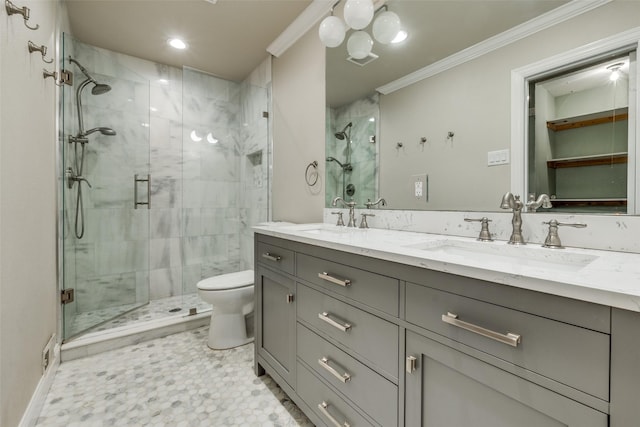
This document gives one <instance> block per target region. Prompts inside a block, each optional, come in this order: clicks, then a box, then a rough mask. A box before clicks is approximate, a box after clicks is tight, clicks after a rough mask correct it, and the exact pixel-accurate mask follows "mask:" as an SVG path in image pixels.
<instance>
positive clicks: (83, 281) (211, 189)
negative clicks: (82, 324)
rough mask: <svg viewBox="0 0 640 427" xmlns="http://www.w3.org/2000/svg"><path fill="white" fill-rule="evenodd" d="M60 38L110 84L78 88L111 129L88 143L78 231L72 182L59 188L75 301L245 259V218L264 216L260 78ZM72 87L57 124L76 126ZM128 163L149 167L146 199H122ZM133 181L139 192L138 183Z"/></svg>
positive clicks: (68, 156) (98, 302) (158, 285)
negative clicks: (227, 76) (82, 226)
mask: <svg viewBox="0 0 640 427" xmlns="http://www.w3.org/2000/svg"><path fill="white" fill-rule="evenodd" d="M69 40H70V39H69ZM69 44H73V53H72V55H73V56H74V57H75V58H76V59H78V60H79V61H80V62H81V63H82V64H83V65H84V66H85V67H86V68H87V69H89V70H90V72H91V73H92V74H94V75H95V77H96V79H97V80H98V81H101V82H102V81H104V82H105V83H108V84H109V85H111V86H112V87H113V90H112V91H111V92H109V93H107V94H104V95H100V96H92V95H90V94H89V93H90V88H87V89H86V90H85V92H84V95H83V103H84V108H83V111H84V112H85V128H86V129H89V128H92V127H95V126H108V127H112V128H114V129H115V130H116V132H117V136H115V137H109V136H102V135H99V134H97V133H96V134H92V135H91V136H90V143H89V144H87V145H86V154H85V157H86V161H85V167H84V175H85V177H86V178H87V179H88V180H89V181H90V182H91V184H92V186H93V187H92V188H87V187H86V186H84V187H83V193H84V199H85V203H84V204H85V217H86V232H85V236H84V237H83V238H82V239H81V240H78V239H76V238H75V236H74V235H73V226H74V224H73V222H74V215H75V194H76V191H75V189H74V190H72V191H65V195H64V204H65V210H64V215H63V220H64V222H65V236H64V237H65V270H66V272H65V283H66V284H65V287H70V286H69V284H70V283H72V282H74V281H75V288H76V292H77V295H78V298H77V299H76V301H77V302H76V307H75V309H76V310H77V311H78V312H86V311H89V310H97V309H102V308H107V307H109V306H116V305H118V304H130V303H132V302H136V301H142V302H144V301H146V300H148V299H149V298H150V299H158V298H164V297H169V296H175V295H182V294H183V293H191V292H195V291H196V287H195V284H196V283H197V281H198V280H200V279H201V278H203V277H208V276H211V275H215V274H221V273H226V272H232V271H238V270H239V269H241V268H242V269H244V268H251V267H252V263H253V252H252V248H253V241H252V239H253V235H252V232H251V226H252V225H254V224H256V223H257V222H260V221H265V220H267V219H268V217H267V215H268V188H269V186H268V167H267V165H268V163H269V162H268V159H269V153H268V120H267V119H266V118H263V111H268V100H269V95H268V94H269V89H268V87H267V84H266V82H265V84H264V85H263V86H264V87H256V86H252V85H250V84H249V83H234V82H229V81H225V80H223V79H220V78H217V77H213V76H211V75H208V74H205V73H201V72H199V71H196V70H192V69H187V68H185V69H184V70H182V69H178V68H174V67H170V66H167V65H163V64H157V63H152V62H150V61H146V60H142V59H139V58H134V57H130V56H127V55H122V54H119V53H115V52H110V51H107V50H104V49H99V48H95V47H92V46H88V45H85V44H82V43H79V42H77V41H72V40H70V43H69ZM69 52H70V51H69ZM268 65H269V63H268V62H266V61H265V64H263V66H262V67H264V66H267V67H268ZM94 70H95V71H94ZM74 71H75V73H74V74H75V77H76V79H77V80H76V82H77V83H79V81H81V80H82V79H81V77H82V74H81V73H80V72H79V70H77V69H75V70H74ZM263 74H264V73H263ZM266 74H268V73H266ZM73 90H74V89H71V88H69V89H65V95H66V96H65V98H64V102H65V105H64V108H65V120H64V130H65V134H66V135H69V134H73V133H76V132H77V126H78V124H77V117H76V112H75V99H74V96H73ZM192 131H195V132H194V133H193V134H192ZM209 134H210V136H209ZM208 136H209V138H208ZM199 138H201V140H199V141H198V139H199ZM214 139H215V140H217V143H211V141H213V140H214ZM61 145H62V148H63V149H64V150H65V159H64V161H63V162H64V167H66V166H67V165H72V164H73V152H70V151H71V150H69V148H70V147H71V146H70V145H69V144H65V143H62V144H61ZM67 145H69V147H67ZM135 173H138V174H140V175H146V174H147V173H149V174H151V182H152V185H151V209H150V210H147V209H146V208H144V207H143V208H142V209H140V208H139V209H137V210H134V209H132V207H133V175H134V174H135ZM139 191H140V197H139V199H141V200H144V199H146V187H145V185H144V184H139ZM147 282H149V285H147ZM69 311H70V312H71V311H72V310H69Z"/></svg>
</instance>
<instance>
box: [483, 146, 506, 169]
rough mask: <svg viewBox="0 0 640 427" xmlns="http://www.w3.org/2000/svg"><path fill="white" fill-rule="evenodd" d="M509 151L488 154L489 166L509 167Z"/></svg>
mask: <svg viewBox="0 0 640 427" xmlns="http://www.w3.org/2000/svg"><path fill="white" fill-rule="evenodd" d="M508 164H509V150H508V149H506V150H496V151H489V152H488V153H487V166H497V165H508Z"/></svg>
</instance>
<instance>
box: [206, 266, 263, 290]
mask: <svg viewBox="0 0 640 427" xmlns="http://www.w3.org/2000/svg"><path fill="white" fill-rule="evenodd" d="M253 278H254V275H253V270H244V271H238V272H236V273H228V274H221V275H219V276H213V277H207V278H206V279H203V280H201V281H199V282H198V289H200V290H203V291H222V290H225V289H237V288H242V287H245V286H251V285H253Z"/></svg>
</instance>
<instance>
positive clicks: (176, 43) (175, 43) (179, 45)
mask: <svg viewBox="0 0 640 427" xmlns="http://www.w3.org/2000/svg"><path fill="white" fill-rule="evenodd" d="M167 43H169V46H171V47H174V48H176V49H180V50H182V49H186V48H187V44H186V43H185V42H184V41H183V40H181V39H177V38H173V39H169V40H168V41H167Z"/></svg>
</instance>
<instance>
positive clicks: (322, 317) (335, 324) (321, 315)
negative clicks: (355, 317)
mask: <svg viewBox="0 0 640 427" xmlns="http://www.w3.org/2000/svg"><path fill="white" fill-rule="evenodd" d="M318 318H319V319H320V320H323V321H325V322H327V323H328V324H330V325H331V326H333V327H334V328H336V329H340V330H341V331H342V332H347V331H348V330H349V329H351V325H350V324H348V323H345V324H344V325H341V324H340V323H338V322H336V321H335V320H333V319H332V318H330V317H329V313H327V312H326V311H323V312H322V313H318Z"/></svg>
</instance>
